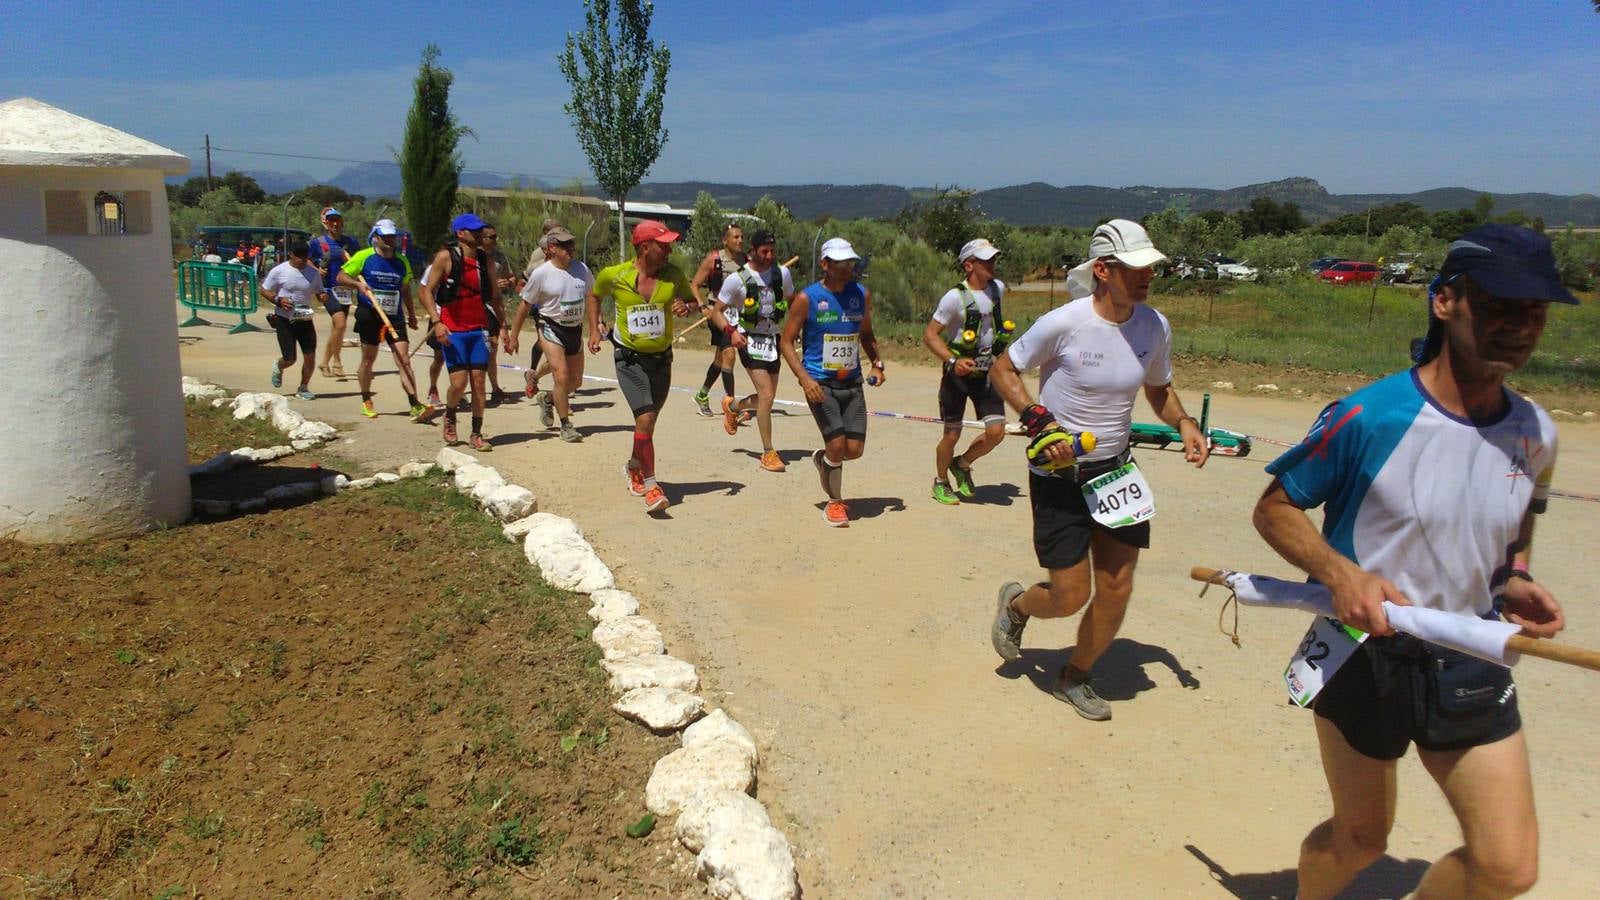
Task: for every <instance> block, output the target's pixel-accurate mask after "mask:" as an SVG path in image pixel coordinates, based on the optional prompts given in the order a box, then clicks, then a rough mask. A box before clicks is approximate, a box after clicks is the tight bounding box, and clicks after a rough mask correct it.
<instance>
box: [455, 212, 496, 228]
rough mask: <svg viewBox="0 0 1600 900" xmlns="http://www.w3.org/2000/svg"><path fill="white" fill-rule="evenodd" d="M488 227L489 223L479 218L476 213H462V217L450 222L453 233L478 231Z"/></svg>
mask: <svg viewBox="0 0 1600 900" xmlns="http://www.w3.org/2000/svg"><path fill="white" fill-rule="evenodd" d="M486 227H488V226H487V223H485V222H484V221H483V220H482V219H480V218H478V216H477V214H475V213H462V214H461V215H459V216H456V217H455V218H454V219H451V220H450V230H451V231H452V232H455V231H477V230H479V229H481V228H486Z"/></svg>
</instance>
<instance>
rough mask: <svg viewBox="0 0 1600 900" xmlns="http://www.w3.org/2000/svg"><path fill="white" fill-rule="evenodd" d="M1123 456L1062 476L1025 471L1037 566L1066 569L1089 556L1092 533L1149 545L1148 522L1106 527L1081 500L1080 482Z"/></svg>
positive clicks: (1142, 546)
mask: <svg viewBox="0 0 1600 900" xmlns="http://www.w3.org/2000/svg"><path fill="white" fill-rule="evenodd" d="M1123 461H1124V460H1123V459H1122V458H1121V457H1117V458H1115V459H1110V460H1106V461H1105V462H1104V463H1102V464H1099V465H1093V464H1090V465H1086V466H1084V467H1083V468H1084V470H1085V471H1083V472H1080V473H1079V474H1078V475H1077V477H1074V476H1073V475H1072V474H1068V475H1065V476H1063V477H1059V478H1058V477H1055V476H1050V475H1040V474H1038V473H1037V472H1029V473H1028V501H1029V502H1030V503H1031V504H1032V505H1033V552H1034V555H1035V556H1036V557H1038V559H1039V565H1041V566H1043V567H1044V568H1046V569H1070V568H1072V567H1073V566H1075V565H1077V564H1078V563H1080V562H1082V561H1083V558H1084V557H1085V556H1088V555H1089V537H1090V535H1092V534H1094V533H1095V532H1097V531H1098V532H1100V533H1101V534H1106V535H1110V536H1111V537H1112V538H1113V539H1114V540H1116V541H1117V542H1118V543H1121V544H1127V545H1128V546H1129V547H1138V548H1139V549H1141V550H1144V549H1148V548H1149V546H1150V523H1149V522H1139V523H1137V524H1135V525H1124V526H1123V527H1121V528H1107V527H1106V526H1104V525H1101V524H1100V523H1099V522H1096V521H1095V520H1094V516H1091V515H1089V505H1088V504H1087V503H1085V502H1084V501H1083V491H1082V490H1081V489H1080V488H1079V486H1078V485H1079V484H1080V481H1079V479H1083V480H1085V481H1087V480H1088V479H1090V478H1093V477H1095V476H1097V475H1103V474H1105V473H1106V472H1109V471H1111V470H1112V469H1114V468H1116V467H1117V466H1120V465H1122V463H1123Z"/></svg>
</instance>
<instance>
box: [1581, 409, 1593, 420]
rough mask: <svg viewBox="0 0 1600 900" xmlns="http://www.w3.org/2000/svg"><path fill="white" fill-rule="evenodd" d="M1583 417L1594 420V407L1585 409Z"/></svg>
mask: <svg viewBox="0 0 1600 900" xmlns="http://www.w3.org/2000/svg"><path fill="white" fill-rule="evenodd" d="M1583 417H1584V418H1585V419H1588V420H1589V421H1591V422H1593V421H1594V417H1595V416H1594V410H1592V409H1590V410H1585V411H1584V413H1583Z"/></svg>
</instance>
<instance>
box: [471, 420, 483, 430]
mask: <svg viewBox="0 0 1600 900" xmlns="http://www.w3.org/2000/svg"><path fill="white" fill-rule="evenodd" d="M472 433H473V434H483V416H473V417H472Z"/></svg>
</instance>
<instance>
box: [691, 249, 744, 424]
mask: <svg viewBox="0 0 1600 900" xmlns="http://www.w3.org/2000/svg"><path fill="white" fill-rule="evenodd" d="M744 262H745V254H744V230H743V229H741V228H740V227H739V226H738V225H735V224H733V223H729V224H728V226H727V227H726V228H724V229H722V246H721V247H719V248H717V249H716V250H713V251H711V252H710V253H707V254H706V256H705V259H702V260H701V261H700V268H698V269H696V270H695V273H694V280H693V281H691V282H690V283H689V284H690V286H692V287H693V288H694V296H695V302H697V303H699V304H700V311H701V312H703V313H705V314H706V316H707V321H706V325H707V328H706V330H707V331H709V332H711V365H710V366H709V367H707V368H706V380H705V383H704V384H702V385H700V390H699V391H698V392H697V393H696V394H695V395H694V403H695V406H696V407H697V410H698V412H699V413H700V415H702V416H706V417H708V418H709V417H711V416H714V415H716V413H715V412H713V411H712V409H711V385H712V384H713V383H715V382H716V380H717V378H719V377H720V378H721V379H722V395H723V396H724V397H732V396H733V395H734V394H733V361H734V357H735V353H734V347H733V344H731V343H729V340H728V334H727V332H725V331H722V330H719V329H716V328H711V327H709V326H710V325H711V322H710V315H711V308H712V306H713V304H715V303H716V300H717V294H718V293H719V292H720V291H721V290H722V285H723V284H724V283H726V279H727V278H728V276H730V275H732V274H733V273H734V272H737V271H739V268H740V267H741V266H743V265H744Z"/></svg>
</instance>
